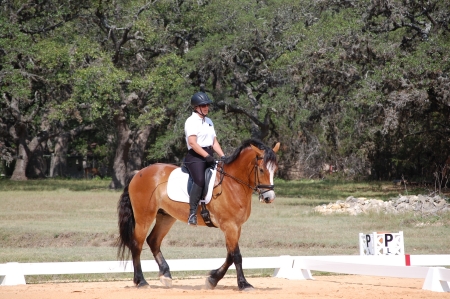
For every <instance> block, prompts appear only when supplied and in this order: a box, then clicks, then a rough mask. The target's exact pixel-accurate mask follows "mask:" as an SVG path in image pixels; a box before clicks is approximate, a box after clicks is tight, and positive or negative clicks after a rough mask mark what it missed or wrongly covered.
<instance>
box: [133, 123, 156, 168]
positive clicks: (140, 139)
mask: <svg viewBox="0 0 450 299" xmlns="http://www.w3.org/2000/svg"><path fill="white" fill-rule="evenodd" d="M150 132H151V128H150V126H146V127H144V128H143V129H141V130H139V131H137V133H136V138H135V140H134V143H133V144H132V145H131V149H130V153H129V154H128V158H129V160H128V171H133V170H140V169H141V168H142V161H143V160H144V151H145V146H146V145H147V140H148V136H149V135H150Z"/></svg>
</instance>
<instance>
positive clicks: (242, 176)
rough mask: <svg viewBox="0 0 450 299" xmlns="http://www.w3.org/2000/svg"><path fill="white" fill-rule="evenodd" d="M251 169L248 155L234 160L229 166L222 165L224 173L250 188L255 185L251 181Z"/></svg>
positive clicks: (251, 165)
mask: <svg viewBox="0 0 450 299" xmlns="http://www.w3.org/2000/svg"><path fill="white" fill-rule="evenodd" d="M253 168H254V165H253V163H252V160H251V157H249V155H248V154H247V155H244V156H243V157H240V158H239V159H236V160H235V161H233V162H232V163H231V164H228V165H227V164H225V165H223V171H224V172H225V173H227V174H229V175H230V176H232V177H234V178H236V179H238V180H240V181H241V182H243V183H245V184H248V185H250V186H252V187H253V185H254V184H255V182H254V181H253V180H254V179H253V177H254V175H253V171H254V169H253Z"/></svg>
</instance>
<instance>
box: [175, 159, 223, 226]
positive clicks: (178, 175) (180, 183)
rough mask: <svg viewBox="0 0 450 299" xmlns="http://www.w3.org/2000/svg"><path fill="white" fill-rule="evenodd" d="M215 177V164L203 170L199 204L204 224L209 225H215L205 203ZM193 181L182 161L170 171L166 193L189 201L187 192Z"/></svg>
mask: <svg viewBox="0 0 450 299" xmlns="http://www.w3.org/2000/svg"><path fill="white" fill-rule="evenodd" d="M215 177H216V168H215V166H214V167H209V168H207V169H206V170H205V187H204V188H203V193H202V199H200V205H201V207H202V210H201V211H200V214H201V216H202V218H203V221H205V223H206V225H207V226H210V227H216V226H215V225H214V224H213V223H212V221H211V217H210V214H209V211H208V209H207V208H206V204H208V203H209V202H210V200H211V198H212V191H213V188H214V182H215ZM193 183H194V181H193V179H192V177H191V175H190V173H189V170H188V168H187V167H186V165H185V164H184V163H183V164H182V166H181V167H180V168H177V169H175V170H173V171H172V172H171V173H170V175H169V181H168V183H167V195H168V196H169V198H170V199H171V200H174V201H179V202H185V203H189V194H190V192H191V189H192V185H193Z"/></svg>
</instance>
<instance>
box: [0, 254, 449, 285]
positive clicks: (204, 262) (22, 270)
mask: <svg viewBox="0 0 450 299" xmlns="http://www.w3.org/2000/svg"><path fill="white" fill-rule="evenodd" d="M223 262H224V259H223V258H213V259H184V260H167V263H168V264H169V266H170V269H171V271H203V270H206V271H207V270H211V269H216V268H219V267H220V266H221V265H222V264H223ZM242 265H243V268H244V269H274V270H275V271H274V276H275V277H279V278H287V279H313V277H312V275H311V272H310V271H325V272H333V273H342V274H356V275H368V276H385V277H403V278H423V279H425V281H424V284H423V287H422V288H423V289H424V290H430V291H434V292H450V286H449V282H450V269H446V268H443V267H441V266H450V255H378V256H375V255H374V256H364V255H363V256H279V257H247V258H243V262H242ZM230 268H231V269H234V267H233V266H232V267H230ZM142 270H143V272H158V271H159V269H158V266H157V264H156V262H155V261H153V260H145V261H142ZM122 272H133V265H132V262H131V261H128V262H126V263H122V262H118V261H107V262H67V263H6V264H0V284H1V285H2V286H6V285H18V284H25V283H26V282H25V276H27V275H57V274H89V273H122Z"/></svg>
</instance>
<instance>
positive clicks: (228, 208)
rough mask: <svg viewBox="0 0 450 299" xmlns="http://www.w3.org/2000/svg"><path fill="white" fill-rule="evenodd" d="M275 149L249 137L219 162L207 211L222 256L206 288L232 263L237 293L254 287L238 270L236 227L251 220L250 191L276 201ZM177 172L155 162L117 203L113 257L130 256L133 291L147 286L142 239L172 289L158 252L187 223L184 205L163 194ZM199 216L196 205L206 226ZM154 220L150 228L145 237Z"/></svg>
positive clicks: (138, 174) (136, 176) (238, 232)
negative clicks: (220, 241)
mask: <svg viewBox="0 0 450 299" xmlns="http://www.w3.org/2000/svg"><path fill="white" fill-rule="evenodd" d="M279 147H280V143H277V144H276V145H275V147H274V148H273V149H271V148H270V147H267V146H266V145H264V144H263V143H262V142H260V141H258V140H253V139H249V140H246V141H244V142H243V143H242V145H241V146H240V147H239V148H237V149H236V150H235V151H234V153H233V154H232V155H231V156H230V157H228V158H227V159H226V161H223V162H220V163H219V164H218V166H217V173H216V178H215V180H216V181H215V186H214V190H213V198H212V199H211V201H210V203H209V204H208V206H207V208H208V210H209V212H210V217H211V221H212V223H213V224H214V225H215V226H216V227H218V228H220V229H221V230H222V232H223V233H224V235H225V243H226V248H227V256H226V259H225V263H224V264H223V265H222V266H221V267H220V268H218V269H216V270H212V271H211V272H210V273H209V277H207V279H206V282H205V284H206V287H207V288H208V289H214V288H215V287H216V286H217V283H218V282H219V281H220V280H221V279H222V278H223V277H224V275H225V273H226V272H227V270H228V268H229V267H230V266H231V265H232V264H233V263H234V265H235V267H236V274H237V284H238V288H239V290H246V289H252V288H253V286H252V285H251V284H249V283H248V282H247V280H246V279H245V277H244V272H243V271H242V255H241V253H240V250H239V245H238V241H239V237H240V235H241V227H242V225H243V224H244V223H245V222H246V221H247V219H248V218H249V216H250V210H251V197H252V193H253V192H257V193H258V194H259V199H260V201H261V202H263V203H271V202H273V201H274V199H275V192H274V190H273V188H274V184H273V179H274V173H275V171H276V170H277V168H278V164H277V158H276V152H277V151H278V149H279ZM176 168H177V166H175V165H171V164H162V163H158V164H153V165H150V166H148V167H146V168H143V169H141V170H140V171H139V172H136V173H135V174H134V175H133V176H132V178H131V180H130V182H129V183H128V185H127V186H126V187H125V188H124V191H123V193H122V195H121V197H120V200H119V203H118V207H117V211H118V216H119V220H118V224H119V237H118V240H117V246H118V251H117V256H118V258H119V259H120V260H122V261H123V260H124V259H125V255H129V253H130V252H131V256H132V261H133V268H134V277H133V282H134V284H135V285H136V286H137V287H148V283H147V281H146V280H145V278H144V275H143V273H142V268H141V259H140V257H141V252H142V247H143V244H144V241H147V244H148V245H149V247H150V250H151V251H152V254H153V256H154V258H155V261H156V263H157V264H158V266H159V278H160V281H161V283H162V284H164V285H165V286H166V287H171V286H172V275H171V273H170V269H169V265H168V264H167V262H166V260H165V259H164V257H163V255H162V253H161V242H162V240H163V239H164V237H165V236H166V234H167V233H168V232H169V230H170V228H171V227H172V225H173V224H174V223H175V222H176V220H180V221H182V222H186V223H187V219H188V216H189V215H188V214H189V204H188V203H183V202H176V201H173V200H171V199H170V198H169V197H168V196H167V182H168V178H169V175H170V173H171V172H172V171H173V170H174V169H176ZM212 179H214V178H212ZM199 212H200V207H199V208H198V210H197V218H198V225H201V226H205V225H206V224H205V222H204V221H203V219H202V217H199V216H200V215H199ZM155 219H156V221H155V225H154V226H153V229H152V230H151V232H150V234H149V235H148V236H147V234H148V231H149V229H150V226H151V224H152V223H153V221H154V220H155ZM193 229H195V228H193ZM194 233H197V232H194V231H193V234H194ZM198 236H199V237H200V236H201V233H198ZM127 248H128V250H127Z"/></svg>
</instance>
